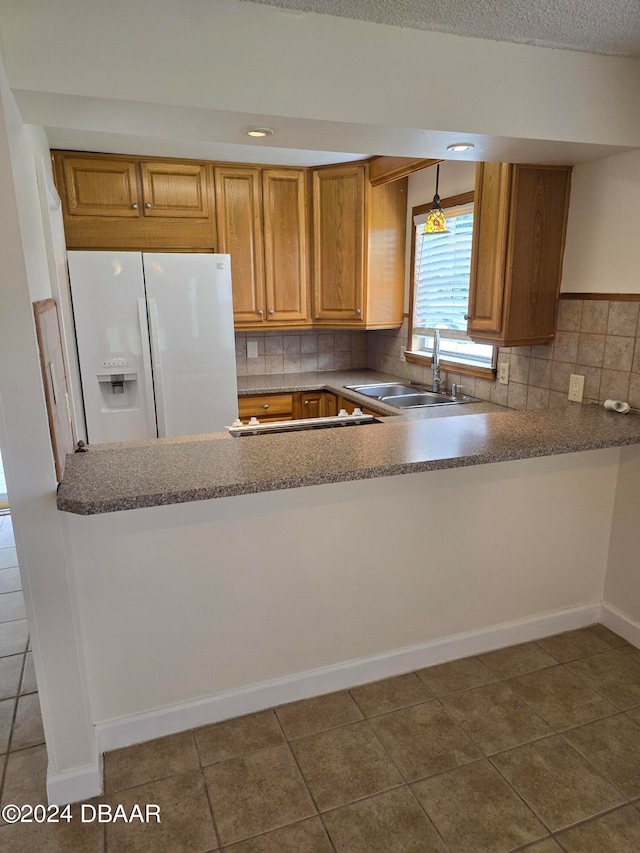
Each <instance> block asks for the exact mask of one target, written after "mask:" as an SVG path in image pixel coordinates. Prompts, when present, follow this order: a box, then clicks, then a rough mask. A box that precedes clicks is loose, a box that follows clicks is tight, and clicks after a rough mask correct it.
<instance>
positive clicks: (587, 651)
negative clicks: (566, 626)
mask: <svg viewBox="0 0 640 853" xmlns="http://www.w3.org/2000/svg"><path fill="white" fill-rule="evenodd" d="M538 645H539V646H540V647H541V648H543V649H544V650H545V652H548V653H549V654H550V655H551V657H554V658H555V659H556V660H557V661H559V662H560V663H566V662H567V661H570V660H577V659H578V658H586V657H589V656H590V655H597V654H599V653H600V652H607V651H610V650H611V649H612V648H614V647H613V646H612V645H611V644H610V643H608V642H607V641H606V640H604V639H603V638H602V637H598V636H597V635H596V634H595V633H594V632H593V631H590V630H589V629H588V628H580V629H579V630H577V631H566V632H565V633H564V634H556V635H555V636H553V637H545V638H544V639H543V640H538Z"/></svg>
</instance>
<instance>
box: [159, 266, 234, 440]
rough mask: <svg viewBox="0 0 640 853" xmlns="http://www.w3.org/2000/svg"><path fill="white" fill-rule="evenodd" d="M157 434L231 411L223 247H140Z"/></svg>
mask: <svg viewBox="0 0 640 853" xmlns="http://www.w3.org/2000/svg"><path fill="white" fill-rule="evenodd" d="M143 264H144V277H145V286H146V291H147V300H148V313H149V331H150V336H151V348H152V365H153V381H154V388H155V396H156V410H157V420H158V434H159V435H160V436H161V437H162V436H176V435H196V434H199V433H205V432H219V431H221V430H223V429H224V427H225V426H227V425H229V424H231V423H233V421H234V420H235V419H236V418H237V417H238V390H237V384H236V361H235V335H234V331H233V302H232V295H231V260H230V257H229V255H206V254H181V253H177V252H176V253H172V254H155V253H153V254H151V253H150V254H147V253H144V255H143Z"/></svg>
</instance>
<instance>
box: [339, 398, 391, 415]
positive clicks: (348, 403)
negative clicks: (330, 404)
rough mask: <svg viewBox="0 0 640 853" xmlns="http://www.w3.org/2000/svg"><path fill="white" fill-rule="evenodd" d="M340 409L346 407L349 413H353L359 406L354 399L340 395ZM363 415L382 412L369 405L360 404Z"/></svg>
mask: <svg viewBox="0 0 640 853" xmlns="http://www.w3.org/2000/svg"><path fill="white" fill-rule="evenodd" d="M337 399H338V411H340V409H345V410H346V412H347V414H348V415H352V414H353V410H354V409H355V408H356V407H357V406H358V404H357V403H354V402H353V400H348V399H347V398H346V397H342V396H340V397H338V398H337ZM360 409H361V411H362V414H363V415H381V414H382V412H376V411H374V410H373V409H370V408H369V407H368V406H360Z"/></svg>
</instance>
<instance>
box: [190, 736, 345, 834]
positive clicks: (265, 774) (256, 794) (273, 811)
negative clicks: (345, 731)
mask: <svg viewBox="0 0 640 853" xmlns="http://www.w3.org/2000/svg"><path fill="white" fill-rule="evenodd" d="M338 731H342V729H339V730H338ZM204 775H205V780H206V783H207V788H208V789H209V796H210V798H211V806H212V808H213V814H214V817H215V821H216V826H217V828H218V833H219V835H220V843H221V844H222V845H229V844H233V843H234V842H236V841H244V840H245V839H246V838H251V837H252V836H254V835H260V834H261V833H264V832H269V831H271V830H273V829H278V828H279V827H281V826H286V825H287V824H289V823H295V822H296V821H299V820H302V819H303V818H306V817H311V816H312V815H314V814H315V813H316V810H315V808H314V805H313V802H312V800H311V797H310V796H309V792H308V791H307V788H306V786H305V784H304V781H303V779H302V776H301V775H300V771H299V770H298V767H297V766H296V763H295V761H294V760H293V756H292V755H291V752H290V751H289V747H288V746H286V745H283V746H276V747H272V748H271V749H262V750H260V751H259V752H254V753H252V754H251V755H245V756H242V757H241V758H231V759H229V760H228V761H222V762H219V763H218V764H212V765H211V766H209V767H206V768H205V770H204Z"/></svg>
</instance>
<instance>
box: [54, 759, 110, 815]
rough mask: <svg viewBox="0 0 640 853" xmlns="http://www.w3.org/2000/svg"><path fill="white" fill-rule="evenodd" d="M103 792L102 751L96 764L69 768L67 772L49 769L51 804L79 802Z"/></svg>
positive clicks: (59, 804) (60, 804)
mask: <svg viewBox="0 0 640 853" xmlns="http://www.w3.org/2000/svg"><path fill="white" fill-rule="evenodd" d="M101 793H102V752H100V755H99V756H98V759H97V761H96V763H95V764H88V765H86V766H85V767H79V768H78V769H77V770H69V771H67V772H66V773H51V771H47V796H48V798H49V804H50V805H55V806H63V805H66V804H67V803H79V802H82V801H83V800H88V799H90V798H91V797H97V796H99V795H100V794H101Z"/></svg>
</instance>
